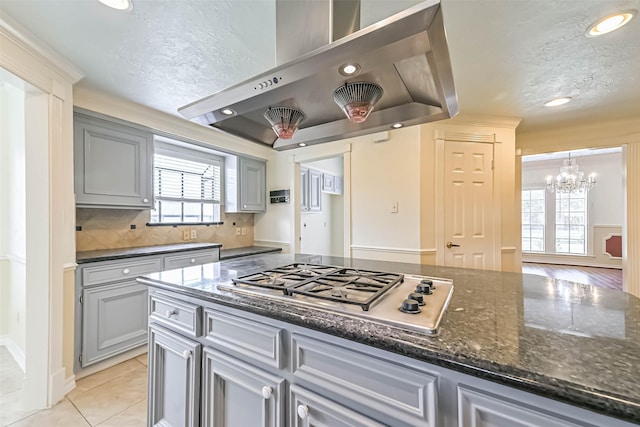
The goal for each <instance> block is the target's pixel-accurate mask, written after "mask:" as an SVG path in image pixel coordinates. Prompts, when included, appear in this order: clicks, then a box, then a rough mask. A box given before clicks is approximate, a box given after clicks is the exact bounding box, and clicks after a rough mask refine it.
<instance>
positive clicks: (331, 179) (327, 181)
mask: <svg viewBox="0 0 640 427" xmlns="http://www.w3.org/2000/svg"><path fill="white" fill-rule="evenodd" d="M322 191H323V192H325V193H334V192H335V191H336V177H335V176H333V175H330V174H328V173H323V174H322Z"/></svg>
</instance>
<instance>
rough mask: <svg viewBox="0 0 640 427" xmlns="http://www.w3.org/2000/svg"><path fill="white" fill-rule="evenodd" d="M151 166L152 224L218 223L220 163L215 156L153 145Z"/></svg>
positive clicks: (220, 186) (220, 160)
mask: <svg viewBox="0 0 640 427" xmlns="http://www.w3.org/2000/svg"><path fill="white" fill-rule="evenodd" d="M153 160H154V165H153V187H154V197H155V210H154V211H152V213H151V223H172V224H175V223H210V222H218V221H219V220H220V203H221V199H222V171H223V169H224V167H223V165H224V163H223V160H222V159H221V158H218V157H217V156H214V155H209V154H207V153H202V152H200V151H196V150H189V149H186V148H183V147H171V146H170V145H169V144H156V148H155V154H154V158H153Z"/></svg>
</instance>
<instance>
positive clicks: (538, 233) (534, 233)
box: [531, 225, 544, 238]
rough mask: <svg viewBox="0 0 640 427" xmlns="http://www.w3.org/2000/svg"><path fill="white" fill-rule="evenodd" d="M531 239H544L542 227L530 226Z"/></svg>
mask: <svg viewBox="0 0 640 427" xmlns="http://www.w3.org/2000/svg"><path fill="white" fill-rule="evenodd" d="M531 237H538V238H544V227H543V226H541V225H532V226H531Z"/></svg>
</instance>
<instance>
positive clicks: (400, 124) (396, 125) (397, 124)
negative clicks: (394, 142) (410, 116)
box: [391, 123, 402, 129]
mask: <svg viewBox="0 0 640 427" xmlns="http://www.w3.org/2000/svg"><path fill="white" fill-rule="evenodd" d="M391 127H392V128H394V129H399V128H401V127H402V123H394V124H392V125H391Z"/></svg>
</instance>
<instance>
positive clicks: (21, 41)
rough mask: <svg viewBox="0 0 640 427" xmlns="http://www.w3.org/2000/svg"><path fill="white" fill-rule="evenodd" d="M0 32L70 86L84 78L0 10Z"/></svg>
mask: <svg viewBox="0 0 640 427" xmlns="http://www.w3.org/2000/svg"><path fill="white" fill-rule="evenodd" d="M0 31H1V32H2V35H3V36H4V37H6V38H7V39H9V40H11V41H13V42H14V43H15V44H16V45H18V46H20V47H21V48H23V49H24V50H25V51H27V52H29V53H30V54H31V55H33V56H34V57H36V58H37V59H39V60H40V61H42V62H44V63H46V64H47V65H49V67H50V68H52V69H53V70H54V71H55V72H56V73H58V74H60V75H61V76H62V77H63V78H65V79H66V80H69V82H70V83H71V84H74V83H76V82H78V81H79V80H81V79H82V78H83V77H84V73H83V72H82V71H80V69H78V68H77V67H76V66H75V65H73V64H72V63H71V62H69V61H68V60H67V59H66V58H64V57H63V56H62V55H60V54H59V53H58V52H56V51H55V50H54V49H52V48H51V47H49V46H47V45H46V44H44V43H43V42H42V41H40V40H39V39H38V38H37V37H36V36H35V35H33V33H31V32H29V30H27V29H26V28H25V27H23V26H22V25H20V24H19V23H18V22H17V21H15V20H14V19H13V18H11V17H10V16H9V15H7V13H6V12H4V11H1V10H0Z"/></svg>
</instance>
